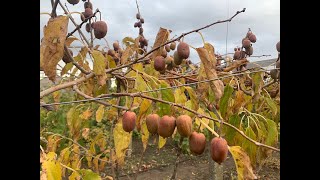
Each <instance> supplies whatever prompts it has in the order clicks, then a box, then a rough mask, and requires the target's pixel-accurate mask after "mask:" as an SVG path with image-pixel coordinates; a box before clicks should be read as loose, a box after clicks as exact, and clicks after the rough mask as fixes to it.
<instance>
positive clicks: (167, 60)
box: [165, 56, 173, 65]
mask: <svg viewBox="0 0 320 180" xmlns="http://www.w3.org/2000/svg"><path fill="white" fill-rule="evenodd" d="M165 61H166V64H167V65H169V64H170V65H172V63H173V57H172V56H167V57H166V58H165Z"/></svg>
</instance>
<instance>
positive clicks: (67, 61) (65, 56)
mask: <svg viewBox="0 0 320 180" xmlns="http://www.w3.org/2000/svg"><path fill="white" fill-rule="evenodd" d="M68 51H69V53H70V54H71V56H73V52H72V51H71V50H70V49H68ZM62 61H63V62H65V63H66V64H67V63H70V62H72V59H71V58H68V56H67V52H64V53H63V57H62Z"/></svg>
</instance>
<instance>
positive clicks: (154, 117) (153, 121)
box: [146, 114, 160, 134]
mask: <svg viewBox="0 0 320 180" xmlns="http://www.w3.org/2000/svg"><path fill="white" fill-rule="evenodd" d="M158 121H160V116H159V115H158V114H149V115H148V116H147V118H146V124H147V129H148V131H149V132H150V133H151V134H157V132H158Z"/></svg>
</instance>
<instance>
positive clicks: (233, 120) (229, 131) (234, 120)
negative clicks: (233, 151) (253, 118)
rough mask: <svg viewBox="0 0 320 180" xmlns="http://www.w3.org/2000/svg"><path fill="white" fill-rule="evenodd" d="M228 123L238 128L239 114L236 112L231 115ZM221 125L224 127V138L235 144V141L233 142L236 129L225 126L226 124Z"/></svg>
mask: <svg viewBox="0 0 320 180" xmlns="http://www.w3.org/2000/svg"><path fill="white" fill-rule="evenodd" d="M229 123H230V124H231V125H233V126H235V127H237V128H238V127H239V126H240V117H239V115H238V114H233V115H231V116H230V117H229ZM223 127H224V129H225V132H226V133H225V134H226V136H225V138H226V140H227V142H230V143H233V144H235V143H236V142H235V139H234V137H235V135H236V133H237V131H236V130H234V129H233V128H230V127H226V126H223Z"/></svg>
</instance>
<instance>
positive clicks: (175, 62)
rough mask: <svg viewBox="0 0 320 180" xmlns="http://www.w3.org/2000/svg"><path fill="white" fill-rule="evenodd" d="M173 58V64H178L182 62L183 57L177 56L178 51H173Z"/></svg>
mask: <svg viewBox="0 0 320 180" xmlns="http://www.w3.org/2000/svg"><path fill="white" fill-rule="evenodd" d="M173 60H174V64H176V65H180V64H181V63H182V60H183V58H181V57H180V56H179V54H178V51H175V52H174V53H173Z"/></svg>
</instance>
